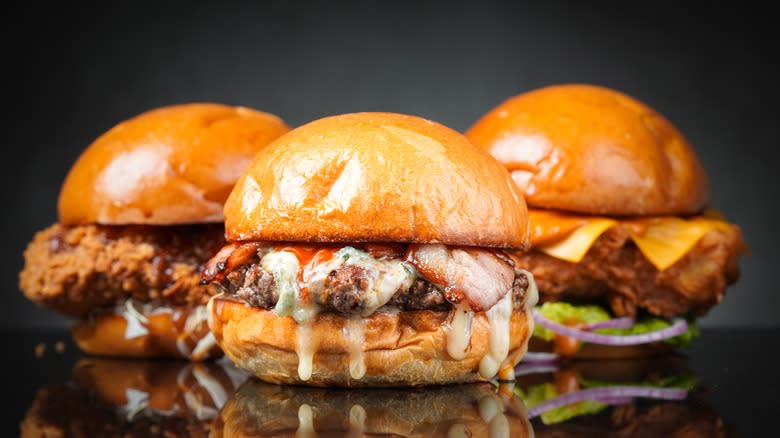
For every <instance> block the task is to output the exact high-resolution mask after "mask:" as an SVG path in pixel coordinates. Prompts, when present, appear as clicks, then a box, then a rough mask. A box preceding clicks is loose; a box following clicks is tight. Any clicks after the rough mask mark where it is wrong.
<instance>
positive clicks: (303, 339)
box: [295, 324, 318, 381]
mask: <svg viewBox="0 0 780 438" xmlns="http://www.w3.org/2000/svg"><path fill="white" fill-rule="evenodd" d="M317 346H318V345H317V340H316V339H314V333H313V331H312V329H311V325H309V324H298V329H297V332H296V334H295V352H296V353H297V354H298V377H299V378H300V379H301V380H304V381H306V380H309V379H310V378H311V373H312V367H313V362H314V353H315V350H316V349H317Z"/></svg>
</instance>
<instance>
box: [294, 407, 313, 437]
mask: <svg viewBox="0 0 780 438" xmlns="http://www.w3.org/2000/svg"><path fill="white" fill-rule="evenodd" d="M295 436H296V437H298V438H308V437H315V436H317V432H316V431H315V430H314V413H313V412H312V409H311V406H309V405H307V404H306V403H303V404H302V405H300V406H299V407H298V430H297V431H296V432H295Z"/></svg>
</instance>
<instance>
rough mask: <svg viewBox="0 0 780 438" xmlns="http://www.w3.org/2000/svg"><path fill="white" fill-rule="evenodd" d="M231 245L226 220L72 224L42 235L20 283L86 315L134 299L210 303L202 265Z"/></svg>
mask: <svg viewBox="0 0 780 438" xmlns="http://www.w3.org/2000/svg"><path fill="white" fill-rule="evenodd" d="M224 244H225V241H224V227H223V225H222V224H203V225H186V226H106V225H84V226H73V227H66V226H63V225H60V224H54V225H52V226H50V227H49V228H47V229H45V230H43V231H41V232H39V233H37V234H36V235H35V237H34V238H33V240H32V242H30V244H29V245H28V246H27V249H26V250H25V252H24V260H25V265H24V269H23V270H22V272H21V273H20V274H19V286H20V288H21V289H22V291H23V292H24V294H25V295H26V296H27V298H29V299H30V300H32V301H34V302H36V303H38V304H39V305H41V306H43V307H46V308H49V309H52V310H55V311H58V312H61V313H64V314H67V315H71V316H77V317H82V316H85V315H86V314H88V313H89V312H90V311H92V310H95V309H97V308H100V307H104V306H110V305H113V304H115V303H117V302H120V301H123V300H126V299H128V298H135V299H137V300H139V301H143V302H146V301H155V300H161V301H162V302H164V303H166V304H170V305H197V304H205V303H206V302H207V301H208V298H209V296H210V295H212V294H213V291H212V290H211V289H210V288H208V287H206V286H201V285H200V272H201V265H202V263H204V262H205V261H207V260H208V259H209V257H211V256H212V255H213V254H214V253H215V252H216V251H217V250H219V248H220V247H221V246H222V245H224Z"/></svg>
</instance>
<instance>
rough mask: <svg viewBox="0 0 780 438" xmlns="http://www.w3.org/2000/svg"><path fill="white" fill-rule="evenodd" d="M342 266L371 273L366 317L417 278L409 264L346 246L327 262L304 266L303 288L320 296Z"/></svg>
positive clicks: (364, 310)
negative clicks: (331, 276)
mask: <svg viewBox="0 0 780 438" xmlns="http://www.w3.org/2000/svg"><path fill="white" fill-rule="evenodd" d="M342 265H347V266H350V265H352V266H358V267H360V268H362V269H364V270H365V271H366V272H367V273H368V275H367V277H368V288H367V290H366V291H365V296H366V298H367V299H366V304H365V307H364V309H363V312H362V315H363V316H369V315H371V314H372V313H374V312H375V311H376V310H377V309H379V308H380V307H382V306H384V305H385V304H387V302H388V301H390V298H392V297H393V295H394V294H395V293H396V292H397V291H398V289H400V288H402V287H403V288H404V289H408V288H409V287H411V285H412V283H413V282H414V279H415V277H416V272H415V270H414V268H413V267H412V266H411V265H409V264H408V263H406V262H403V261H400V260H397V259H389V260H378V259H376V258H374V257H371V255H369V254H368V253H367V252H365V251H360V250H358V249H355V248H352V247H350V246H345V247H343V248H341V249H339V250H338V251H336V253H335V254H333V257H332V258H331V259H329V260H327V261H325V262H322V263H318V260H316V259H314V260H312V261H311V262H310V263H308V264H307V265H306V266H304V268H303V273H302V275H301V280H302V283H303V285H304V287H305V288H306V289H308V290H309V291H310V293H319V292H320V291H321V290H322V289H323V288H324V285H325V280H326V278H327V277H328V275H330V273H331V272H333V271H335V270H336V269H338V268H340V267H341V266H342ZM277 306H278V304H277Z"/></svg>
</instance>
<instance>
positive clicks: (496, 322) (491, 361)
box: [479, 292, 513, 379]
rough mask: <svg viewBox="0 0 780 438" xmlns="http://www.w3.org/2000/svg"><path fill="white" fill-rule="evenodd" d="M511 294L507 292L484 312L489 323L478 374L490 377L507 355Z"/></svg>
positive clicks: (496, 371)
mask: <svg viewBox="0 0 780 438" xmlns="http://www.w3.org/2000/svg"><path fill="white" fill-rule="evenodd" d="M512 307H513V306H512V294H511V293H509V292H507V293H506V294H504V297H503V298H501V301H499V302H498V303H497V304H496V305H495V306H493V307H491V308H490V310H488V311H487V312H485V316H486V317H487V319H488V323H489V324H490V328H489V333H490V339H489V347H488V352H487V354H486V355H485V356H484V357H483V358H482V360H481V361H480V362H479V374H480V376H482V377H484V378H485V379H490V378H492V377H493V376H495V375H496V373H498V370H499V368H500V367H501V364H503V363H504V360H506V357H507V356H508V355H509V335H510V333H509V331H510V325H509V320H510V318H511V317H512Z"/></svg>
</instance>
